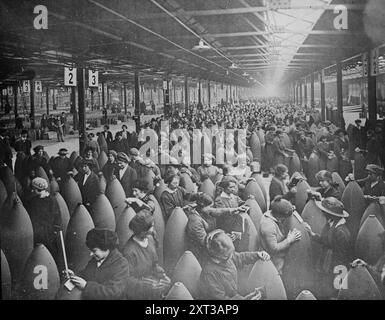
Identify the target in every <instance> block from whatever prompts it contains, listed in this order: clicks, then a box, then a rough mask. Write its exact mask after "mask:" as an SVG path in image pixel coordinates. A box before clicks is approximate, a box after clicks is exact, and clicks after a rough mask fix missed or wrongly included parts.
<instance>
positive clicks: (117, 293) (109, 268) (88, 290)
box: [79, 249, 129, 300]
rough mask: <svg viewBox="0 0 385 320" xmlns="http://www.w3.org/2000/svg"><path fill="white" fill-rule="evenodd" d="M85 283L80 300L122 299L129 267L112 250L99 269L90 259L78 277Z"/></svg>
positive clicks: (124, 260)
mask: <svg viewBox="0 0 385 320" xmlns="http://www.w3.org/2000/svg"><path fill="white" fill-rule="evenodd" d="M79 276H80V277H81V278H83V279H84V280H86V281H87V285H86V287H85V288H84V290H83V294H82V298H83V299H85V300H117V299H122V298H123V297H124V294H125V291H126V289H127V283H128V279H129V267H128V262H127V260H126V259H125V258H124V257H123V256H122V254H121V253H120V252H119V251H118V250H117V249H114V250H112V251H111V252H110V254H109V255H108V257H107V258H106V260H105V261H104V262H103V263H102V265H101V266H100V267H97V264H96V260H95V259H91V260H90V261H89V262H88V264H87V266H86V267H85V269H84V270H83V271H82V272H81V273H80V275H79Z"/></svg>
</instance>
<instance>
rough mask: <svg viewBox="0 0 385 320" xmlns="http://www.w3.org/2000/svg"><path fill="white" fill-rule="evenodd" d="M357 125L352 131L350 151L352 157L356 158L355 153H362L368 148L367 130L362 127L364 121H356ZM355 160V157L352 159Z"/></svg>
mask: <svg viewBox="0 0 385 320" xmlns="http://www.w3.org/2000/svg"><path fill="white" fill-rule="evenodd" d="M354 123H355V124H356V125H355V126H354V127H353V128H352V131H351V136H350V141H349V142H350V148H351V149H350V150H351V154H352V156H354V152H361V151H363V150H365V148H366V140H367V137H366V132H365V129H364V128H363V127H362V126H361V123H362V121H361V120H360V119H357V120H355V121H354ZM352 159H354V157H352Z"/></svg>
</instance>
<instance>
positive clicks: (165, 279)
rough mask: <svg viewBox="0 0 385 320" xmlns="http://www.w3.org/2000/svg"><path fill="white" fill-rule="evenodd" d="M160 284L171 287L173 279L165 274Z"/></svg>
mask: <svg viewBox="0 0 385 320" xmlns="http://www.w3.org/2000/svg"><path fill="white" fill-rule="evenodd" d="M160 282H161V283H162V284H165V285H170V284H171V279H170V278H169V277H168V276H167V275H166V274H165V273H164V274H163V278H161V279H160Z"/></svg>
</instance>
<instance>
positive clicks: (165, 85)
mask: <svg viewBox="0 0 385 320" xmlns="http://www.w3.org/2000/svg"><path fill="white" fill-rule="evenodd" d="M163 90H167V81H166V80H163Z"/></svg>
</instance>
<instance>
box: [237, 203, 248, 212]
mask: <svg viewBox="0 0 385 320" xmlns="http://www.w3.org/2000/svg"><path fill="white" fill-rule="evenodd" d="M249 209H250V207H249V206H247V205H245V204H243V205H241V206H240V207H238V210H239V211H241V212H247V211H248V210H249Z"/></svg>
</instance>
